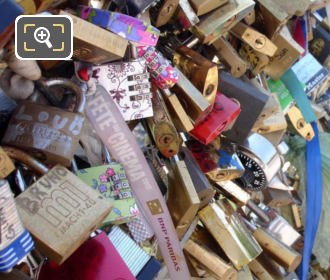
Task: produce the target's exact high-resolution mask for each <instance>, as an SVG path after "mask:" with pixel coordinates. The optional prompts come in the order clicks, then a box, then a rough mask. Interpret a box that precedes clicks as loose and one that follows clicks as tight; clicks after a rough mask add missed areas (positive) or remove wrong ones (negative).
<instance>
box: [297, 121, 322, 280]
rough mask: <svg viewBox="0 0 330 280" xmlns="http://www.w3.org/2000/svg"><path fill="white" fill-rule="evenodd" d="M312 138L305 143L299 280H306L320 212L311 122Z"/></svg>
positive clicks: (317, 159)
mask: <svg viewBox="0 0 330 280" xmlns="http://www.w3.org/2000/svg"><path fill="white" fill-rule="evenodd" d="M312 126H313V129H314V134H315V136H314V138H313V139H312V140H311V141H307V142H306V170H307V171H306V172H307V191H306V199H307V202H306V204H307V205H306V222H305V241H304V251H303V259H302V263H301V266H300V269H299V279H302V280H307V279H308V272H309V262H310V258H311V255H312V250H313V245H314V241H315V237H316V233H317V228H318V225H319V221H320V216H321V210H322V162H321V151H320V142H319V135H318V129H317V124H316V122H312Z"/></svg>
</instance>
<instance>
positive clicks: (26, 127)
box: [2, 78, 85, 166]
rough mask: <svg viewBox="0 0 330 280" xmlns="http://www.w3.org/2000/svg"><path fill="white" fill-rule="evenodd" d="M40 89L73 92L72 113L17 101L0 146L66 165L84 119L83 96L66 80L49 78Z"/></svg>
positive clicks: (71, 154)
mask: <svg viewBox="0 0 330 280" xmlns="http://www.w3.org/2000/svg"><path fill="white" fill-rule="evenodd" d="M43 86H44V88H45V89H46V90H47V91H48V90H49V89H50V88H51V87H55V86H56V87H59V86H60V87H64V88H68V89H70V91H72V92H73V93H75V95H76V105H75V108H74V110H73V112H69V111H64V110H61V109H59V108H55V107H51V106H45V105H41V104H36V103H33V102H31V101H26V100H24V101H21V102H20V103H19V104H18V106H17V108H16V110H15V112H14V113H13V116H12V118H11V120H10V122H9V125H8V128H7V131H6V133H5V135H4V137H3V140H2V143H3V144H4V145H9V146H14V147H17V148H20V149H23V150H25V151H27V152H28V153H30V154H32V155H33V156H35V157H36V158H38V159H40V160H42V161H44V162H46V163H51V164H62V165H64V166H69V165H70V163H71V160H72V157H73V154H74V152H75V149H76V146H77V144H78V141H79V136H80V133H81V129H82V126H83V123H84V119H85V117H84V115H83V110H84V107H85V96H84V95H83V94H82V93H81V91H80V89H79V87H78V86H76V85H75V84H74V83H73V82H71V81H70V80H67V79H62V78H61V79H60V78H54V79H49V80H46V81H44V82H43Z"/></svg>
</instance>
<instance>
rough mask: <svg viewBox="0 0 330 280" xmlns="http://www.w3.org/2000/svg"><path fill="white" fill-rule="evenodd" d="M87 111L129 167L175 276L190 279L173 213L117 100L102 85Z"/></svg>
mask: <svg viewBox="0 0 330 280" xmlns="http://www.w3.org/2000/svg"><path fill="white" fill-rule="evenodd" d="M86 114H87V117H88V118H89V120H90V122H91V123H92V125H93V127H94V129H95V130H96V132H97V134H98V135H99V136H100V138H101V139H102V141H103V142H104V144H105V146H106V147H107V148H108V149H109V151H110V153H111V155H112V156H113V157H114V158H115V159H116V161H117V162H119V163H121V164H122V165H123V167H124V169H125V172H126V175H127V177H128V180H129V183H130V185H131V188H132V190H133V192H134V195H135V197H136V199H137V200H138V201H139V205H141V208H140V210H142V211H143V213H144V216H145V217H146V218H147V220H148V223H149V224H150V226H151V227H152V229H153V231H154V232H155V235H156V237H157V239H158V243H159V247H160V250H161V253H162V255H163V258H164V261H165V263H166V265H167V268H168V271H169V274H170V277H171V279H180V280H186V279H187V280H188V279H190V274H189V270H188V267H187V264H186V261H185V258H184V255H183V252H182V249H181V247H180V243H179V239H178V236H177V234H176V231H175V228H174V225H173V222H172V219H171V216H170V213H169V211H168V209H167V206H166V203H165V200H164V198H163V196H162V194H161V192H160V190H159V187H158V186H157V183H156V181H155V178H154V177H153V175H152V172H151V170H150V168H149V166H148V163H147V161H146V159H145V157H144V155H143V153H142V151H141V149H140V147H139V146H138V144H137V142H136V140H135V138H134V136H133V134H132V132H131V131H130V129H129V128H128V126H127V124H126V123H125V121H124V119H123V117H122V115H121V113H120V112H119V110H118V108H117V106H116V104H115V102H114V101H113V100H112V98H111V97H110V95H109V94H108V93H107V92H106V90H105V89H104V88H103V87H101V86H98V87H97V91H96V94H95V96H93V97H92V98H89V99H88V101H87V104H86Z"/></svg>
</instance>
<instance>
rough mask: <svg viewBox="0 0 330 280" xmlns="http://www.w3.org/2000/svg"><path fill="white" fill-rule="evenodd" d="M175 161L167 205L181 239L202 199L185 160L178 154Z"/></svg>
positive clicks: (170, 174)
mask: <svg viewBox="0 0 330 280" xmlns="http://www.w3.org/2000/svg"><path fill="white" fill-rule="evenodd" d="M174 161H175V162H174V163H173V169H172V172H170V173H169V177H168V179H169V184H168V199H167V207H168V209H169V211H170V213H171V216H172V219H173V223H174V226H175V227H176V231H177V234H178V237H179V239H181V238H182V236H183V235H184V234H185V233H186V231H187V229H188V227H189V226H190V224H191V223H192V221H193V219H194V218H195V216H196V214H197V211H198V209H199V205H200V200H199V197H198V195H197V193H196V190H195V187H194V182H193V181H192V178H191V177H190V174H189V171H188V168H187V166H186V164H185V162H184V161H182V160H179V158H178V157H177V156H174Z"/></svg>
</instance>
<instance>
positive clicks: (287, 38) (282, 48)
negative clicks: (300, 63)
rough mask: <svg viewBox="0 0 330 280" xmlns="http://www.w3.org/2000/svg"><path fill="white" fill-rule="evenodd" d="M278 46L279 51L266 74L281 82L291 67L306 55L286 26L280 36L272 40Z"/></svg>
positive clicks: (271, 60)
mask: <svg viewBox="0 0 330 280" xmlns="http://www.w3.org/2000/svg"><path fill="white" fill-rule="evenodd" d="M272 41H273V43H274V44H275V45H276V46H277V51H276V53H275V55H274V56H273V57H271V58H270V61H269V64H268V65H266V67H265V68H264V72H265V73H266V74H268V75H269V76H270V77H271V78H272V79H273V80H275V81H276V80H279V79H280V78H281V76H282V75H283V74H284V73H285V72H286V71H287V70H288V69H289V68H290V67H291V65H292V64H293V63H294V62H295V61H296V60H297V59H298V58H299V57H300V56H301V55H302V54H303V53H304V51H305V50H304V49H303V48H302V47H301V46H300V45H299V44H298V43H297V42H296V41H295V40H293V38H292V36H291V34H290V31H289V29H288V28H287V27H286V26H284V27H283V28H282V30H281V32H280V33H279V34H278V36H276V37H275V39H273V40H272Z"/></svg>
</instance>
